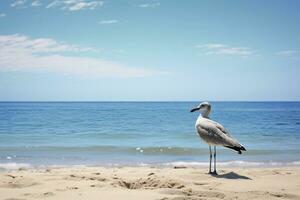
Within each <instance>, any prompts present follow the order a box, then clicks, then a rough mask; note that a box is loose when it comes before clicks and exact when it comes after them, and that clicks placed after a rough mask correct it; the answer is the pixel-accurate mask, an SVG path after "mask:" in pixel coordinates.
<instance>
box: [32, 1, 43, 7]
mask: <svg viewBox="0 0 300 200" xmlns="http://www.w3.org/2000/svg"><path fill="white" fill-rule="evenodd" d="M41 5H42V3H41V2H40V1H38V0H37V1H33V2H32V3H31V6H32V7H39V6H41Z"/></svg>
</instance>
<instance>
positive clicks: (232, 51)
mask: <svg viewBox="0 0 300 200" xmlns="http://www.w3.org/2000/svg"><path fill="white" fill-rule="evenodd" d="M196 48H199V49H201V50H202V52H203V53H204V54H206V55H215V54H219V55H233V56H243V57H247V56H251V55H253V54H254V51H253V50H251V49H250V48H248V47H233V46H228V45H225V44H218V43H211V44H203V45H196Z"/></svg>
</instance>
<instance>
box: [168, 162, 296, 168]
mask: <svg viewBox="0 0 300 200" xmlns="http://www.w3.org/2000/svg"><path fill="white" fill-rule="evenodd" d="M163 165H165V166H191V167H193V166H194V167H197V166H198V167H202V166H207V165H208V162H182V161H178V162H170V163H165V164H163ZM217 165H219V166H225V167H227V166H236V167H264V166H266V167H267V166H271V167H272V166H299V165H300V161H293V162H273V161H269V162H251V161H241V160H238V161H227V162H218V163H217Z"/></svg>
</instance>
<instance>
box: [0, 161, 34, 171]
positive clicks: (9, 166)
mask: <svg viewBox="0 0 300 200" xmlns="http://www.w3.org/2000/svg"><path fill="white" fill-rule="evenodd" d="M21 168H26V169H28V168H32V165H31V164H29V163H14V162H11V163H0V169H4V170H17V169H21Z"/></svg>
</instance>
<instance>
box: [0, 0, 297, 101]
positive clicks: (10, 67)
mask: <svg viewBox="0 0 300 200" xmlns="http://www.w3.org/2000/svg"><path fill="white" fill-rule="evenodd" d="M299 10H300V2H299V1H297V0H295V1H290V0H289V1H283V0H281V1H276V0H272V1H271V0H269V1H267V0H266V1H255V0H251V1H250V0H249V1H204V0H202V1H200V0H199V1H198V0H195V1H192V0H190V1H173V0H130V1H126V0H123V1H117V0H115V1H112V0H103V1H98V0H44V1H41V0H40V1H37V0H1V3H0V100H1V101H9V100H15V101H22V100H26V101H111V100H112V101H123V100H129V101H131V100H133V101H136V100H139V101H152V100H157V101H160V100H161V101H168V100H175V101H181V100H196V101H200V100H225V101H230V100H243V101H252V100H256V101H259V100H275V101H280V100H300V89H299V86H300V78H299V77H300V37H299V36H300V23H299V19H300V12H299Z"/></svg>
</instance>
